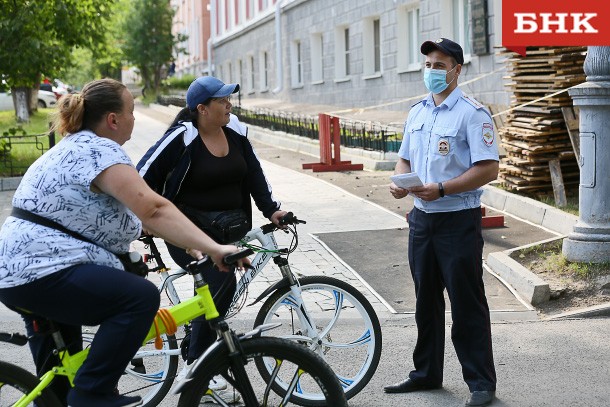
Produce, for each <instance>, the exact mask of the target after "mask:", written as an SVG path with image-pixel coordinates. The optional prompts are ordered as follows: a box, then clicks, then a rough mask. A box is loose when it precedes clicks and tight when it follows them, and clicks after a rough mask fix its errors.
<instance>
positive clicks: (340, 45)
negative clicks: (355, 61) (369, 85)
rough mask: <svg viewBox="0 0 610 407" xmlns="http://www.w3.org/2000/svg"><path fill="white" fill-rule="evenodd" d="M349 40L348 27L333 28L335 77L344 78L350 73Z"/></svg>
mask: <svg viewBox="0 0 610 407" xmlns="http://www.w3.org/2000/svg"><path fill="white" fill-rule="evenodd" d="M350 56H351V51H350V42H349V28H348V27H338V28H337V29H336V30H335V77H336V79H338V80H341V79H346V78H347V76H349V75H350Z"/></svg>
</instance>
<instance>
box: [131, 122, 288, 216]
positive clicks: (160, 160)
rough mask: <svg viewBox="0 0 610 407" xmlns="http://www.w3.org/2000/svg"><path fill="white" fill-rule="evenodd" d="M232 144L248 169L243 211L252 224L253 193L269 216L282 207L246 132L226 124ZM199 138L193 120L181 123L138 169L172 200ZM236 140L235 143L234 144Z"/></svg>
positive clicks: (166, 135) (227, 133)
mask: <svg viewBox="0 0 610 407" xmlns="http://www.w3.org/2000/svg"><path fill="white" fill-rule="evenodd" d="M223 130H224V132H225V134H226V135H227V138H228V139H229V142H230V144H232V145H233V144H236V145H238V146H241V147H242V148H241V149H240V153H241V154H242V155H243V157H244V159H245V161H246V165H247V166H248V171H247V175H246V182H244V183H243V186H242V198H243V199H242V201H243V207H242V208H243V210H244V211H245V212H246V213H247V214H248V216H249V218H250V224H252V205H251V201H250V195H252V198H254V202H255V203H256V206H257V207H258V209H259V210H260V211H261V212H262V213H263V216H265V217H266V218H269V217H271V215H273V213H274V212H275V211H277V210H279V209H280V202H278V201H276V200H275V199H274V198H273V195H272V192H271V185H270V184H269V182H267V178H266V177H265V174H264V172H263V169H262V167H261V164H260V161H259V159H258V157H257V156H256V153H255V152H254V149H253V148H252V144H250V141H249V140H248V139H247V137H246V136H245V135H242V134H240V133H238V132H236V131H234V130H233V129H231V128H229V127H223ZM196 137H199V131H198V130H197V128H196V127H195V126H193V123H191V122H180V123H178V124H177V125H176V126H174V127H172V128H170V129H169V130H168V131H167V132H166V133H165V134H164V135H163V137H162V138H161V139H160V140H159V141H157V142H156V143H155V145H154V146H152V147H151V148H150V149H149V150H148V151H147V152H146V154H144V156H143V157H142V159H141V160H140V162H138V165H137V166H136V168H137V169H138V171H139V173H140V175H141V176H142V177H143V178H144V180H145V181H146V183H147V184H148V185H149V186H150V187H151V188H152V189H153V190H154V191H155V192H157V193H158V194H160V195H163V196H164V197H165V198H167V199H169V200H170V201H172V202H173V200H174V198H175V197H176V195H177V194H178V192H179V191H180V186H181V185H182V181H183V180H184V177H185V176H186V173H187V171H188V169H189V167H190V165H191V151H192V148H191V145H192V144H191V143H192V142H193V140H196ZM231 141H233V143H231Z"/></svg>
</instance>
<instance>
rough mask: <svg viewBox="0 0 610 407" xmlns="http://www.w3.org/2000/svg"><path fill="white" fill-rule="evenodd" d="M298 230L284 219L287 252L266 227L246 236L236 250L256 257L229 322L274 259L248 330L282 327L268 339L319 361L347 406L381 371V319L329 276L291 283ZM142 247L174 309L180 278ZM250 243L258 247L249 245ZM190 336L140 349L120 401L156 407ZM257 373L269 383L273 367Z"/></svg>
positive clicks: (316, 397)
mask: <svg viewBox="0 0 610 407" xmlns="http://www.w3.org/2000/svg"><path fill="white" fill-rule="evenodd" d="M299 223H305V222H304V221H302V220H299V219H297V218H296V217H295V216H294V215H293V214H292V213H288V215H286V216H285V217H284V218H283V219H282V224H283V225H286V229H279V230H280V231H282V232H285V233H289V234H291V235H292V239H291V242H290V244H289V246H288V247H286V248H280V247H279V246H278V243H277V242H276V239H275V236H274V232H276V231H278V228H277V226H275V225H274V224H272V223H270V224H266V225H263V226H261V227H259V228H256V229H253V230H251V231H250V232H249V233H248V234H247V235H246V236H245V237H244V238H243V239H242V240H241V241H240V242H239V243H238V246H243V247H248V248H251V249H252V250H254V251H255V253H256V255H255V257H254V259H252V260H251V262H252V266H253V267H252V268H251V269H248V270H246V272H245V273H244V274H243V275H242V276H241V278H240V279H239V281H238V282H237V289H236V293H235V296H234V298H233V303H232V305H231V308H230V310H229V314H228V315H234V314H235V313H236V312H238V311H239V309H241V307H243V305H244V301H245V300H246V295H245V293H247V290H248V286H249V284H250V283H251V282H252V280H254V278H255V277H256V276H257V275H258V274H259V273H260V272H261V271H262V270H263V268H264V267H265V266H266V265H267V263H269V261H270V260H271V259H273V261H274V263H275V264H276V265H277V266H278V268H279V270H280V272H281V274H282V278H281V280H279V281H278V282H276V283H275V284H273V285H272V286H270V287H269V288H267V289H266V290H265V291H264V292H263V293H262V294H260V295H259V296H258V298H256V300H255V301H254V302H253V303H252V304H254V303H258V302H260V301H262V300H263V299H265V298H266V300H265V301H264V303H263V305H262V307H261V309H260V311H259V312H258V314H257V316H256V319H255V321H254V326H259V325H261V324H267V323H274V322H279V323H281V324H282V325H281V326H280V327H278V328H276V329H274V330H273V331H272V332H268V333H267V334H268V335H273V336H279V337H282V338H287V339H291V340H293V341H296V342H298V343H301V344H303V345H305V346H307V347H309V348H310V349H312V350H313V351H315V352H316V353H318V354H319V355H321V356H322V357H323V358H324V359H325V360H326V361H327V362H328V364H329V365H330V366H331V367H332V368H333V370H334V372H335V373H336V375H337V376H338V378H339V381H340V382H341V384H342V386H343V390H344V392H345V396H346V398H347V399H350V398H351V397H353V396H355V395H356V394H357V393H358V392H360V391H361V390H362V389H363V388H364V387H365V386H366V385H367V383H368V382H369V381H370V380H371V378H372V377H373V374H374V373H375V371H376V369H377V365H378V364H379V358H380V356H381V345H382V341H381V326H380V324H379V319H378V317H377V314H376V313H375V310H374V309H373V307H372V306H371V304H370V303H369V301H368V300H367V299H366V297H365V296H364V295H363V294H362V293H360V292H359V291H358V290H357V289H356V288H354V287H353V286H351V285H349V284H348V283H346V282H344V281H341V280H338V279H336V278H332V277H327V276H306V277H301V278H297V277H296V276H295V274H294V273H293V272H292V271H291V269H290V265H289V262H288V257H289V255H290V253H292V252H293V251H294V250H295V249H296V247H297V245H298V233H297V229H296V226H297V225H298V224H299ZM140 240H141V241H143V242H144V244H145V246H146V248H147V249H148V250H149V251H150V255H147V256H146V257H147V259H146V260H147V261H148V262H151V263H153V262H154V263H155V264H156V266H155V267H151V271H156V272H157V273H158V274H159V276H160V278H161V283H160V285H159V291H165V292H166V293H167V296H168V297H169V299H170V301H171V302H172V303H173V304H178V303H179V302H180V297H179V296H178V293H177V290H176V288H175V287H174V284H173V282H174V281H175V280H176V279H178V278H180V277H182V276H183V275H185V273H186V272H185V271H184V270H179V271H177V272H172V273H170V272H169V271H168V269H167V267H165V264H164V263H163V260H162V259H161V255H160V253H159V251H158V250H157V247H156V245H155V242H154V240H153V239H152V238H151V237H143V238H141V239H140ZM254 241H257V242H258V244H253V243H252V242H254ZM252 304H250V305H252ZM189 333H190V332H189V330H188V328H187V330H186V332H185V333H184V336H183V337H182V338H176V337H175V336H165V337H164V341H163V348H162V349H159V350H158V349H155V348H154V344H153V343H152V342H151V343H150V344H146V345H145V346H144V347H142V348H141V349H140V351H139V352H138V354H137V355H136V357H135V358H134V360H133V361H132V364H131V365H130V366H129V367H128V369H127V370H126V374H125V375H124V377H123V379H121V381H120V383H119V391H120V392H121V394H125V393H132V394H139V395H140V396H142V398H143V400H144V405H145V406H155V405H157V404H159V403H160V402H161V400H163V398H164V397H165V395H166V394H167V392H168V391H169V390H170V388H171V386H172V382H173V379H174V377H175V376H176V372H177V369H178V364H179V359H180V356H181V355H182V357H185V355H186V349H187V346H188V337H189ZM179 343H180V345H179ZM256 367H257V369H258V371H259V374H260V375H261V376H262V378H263V379H264V380H265V381H266V382H269V381H271V380H272V377H273V376H272V374H273V366H271V365H269V364H266V363H265V362H263V361H262V360H257V362H256ZM282 386H285V385H284V384H283V383H281V382H279V381H278V382H275V383H273V384H272V387H273V390H274V391H279V392H281V391H282V390H283V389H282ZM294 400H295V403H297V404H300V405H304V406H318V405H324V402H325V398H324V395H323V394H321V393H307V392H305V391H303V392H302V393H300V394H299V396H298V397H296V398H294Z"/></svg>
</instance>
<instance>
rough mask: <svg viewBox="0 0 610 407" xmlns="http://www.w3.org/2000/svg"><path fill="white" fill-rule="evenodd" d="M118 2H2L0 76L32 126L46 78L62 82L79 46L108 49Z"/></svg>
mask: <svg viewBox="0 0 610 407" xmlns="http://www.w3.org/2000/svg"><path fill="white" fill-rule="evenodd" d="M113 3H114V0H37V1H31V0H0V77H1V78H2V80H4V81H6V83H7V85H8V86H10V87H11V90H12V91H13V95H14V96H13V97H14V100H15V110H16V113H17V118H18V120H19V121H28V120H29V114H30V112H31V110H32V107H30V106H32V103H31V101H32V99H33V97H34V96H35V92H37V89H38V84H39V83H40V79H41V76H42V75H43V74H44V75H46V76H48V77H57V76H58V75H59V74H60V73H61V72H62V71H63V70H64V69H65V68H66V67H67V66H69V65H70V62H71V58H72V56H71V52H72V49H73V48H74V47H84V48H89V49H92V50H95V49H98V48H99V46H100V44H104V43H105V42H104V40H105V33H106V28H107V27H108V25H109V22H108V19H109V17H110V15H111V9H112V7H111V6H112V4H113Z"/></svg>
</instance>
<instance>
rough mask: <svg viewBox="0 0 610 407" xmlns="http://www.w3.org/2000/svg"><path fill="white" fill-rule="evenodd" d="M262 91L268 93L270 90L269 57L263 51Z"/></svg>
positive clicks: (261, 60) (261, 63) (261, 62)
mask: <svg viewBox="0 0 610 407" xmlns="http://www.w3.org/2000/svg"><path fill="white" fill-rule="evenodd" d="M259 66H260V67H261V69H260V90H261V91H263V92H264V91H266V90H268V89H269V55H268V54H267V52H265V51H263V52H261V53H260V64H259Z"/></svg>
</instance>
